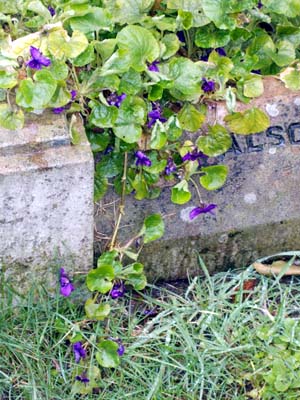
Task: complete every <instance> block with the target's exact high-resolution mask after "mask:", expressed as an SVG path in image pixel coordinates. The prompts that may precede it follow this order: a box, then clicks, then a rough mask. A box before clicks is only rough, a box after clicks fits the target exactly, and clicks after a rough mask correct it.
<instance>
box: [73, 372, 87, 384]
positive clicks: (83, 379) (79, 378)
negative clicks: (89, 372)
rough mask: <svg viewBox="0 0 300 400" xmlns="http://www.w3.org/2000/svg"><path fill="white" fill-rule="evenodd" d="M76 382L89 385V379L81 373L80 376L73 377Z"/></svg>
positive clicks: (84, 373)
mask: <svg viewBox="0 0 300 400" xmlns="http://www.w3.org/2000/svg"><path fill="white" fill-rule="evenodd" d="M75 379H76V381H79V382H82V383H84V384H85V385H86V384H87V383H89V381H90V380H89V378H88V377H87V376H86V372H83V373H82V374H81V375H77V376H75Z"/></svg>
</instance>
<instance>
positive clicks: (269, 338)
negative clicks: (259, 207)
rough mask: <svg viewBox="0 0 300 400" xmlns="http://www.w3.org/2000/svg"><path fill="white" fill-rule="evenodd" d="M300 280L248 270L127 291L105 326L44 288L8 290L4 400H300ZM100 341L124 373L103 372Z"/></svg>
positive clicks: (1, 343) (0, 373)
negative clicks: (111, 347)
mask: <svg viewBox="0 0 300 400" xmlns="http://www.w3.org/2000/svg"><path fill="white" fill-rule="evenodd" d="M202 267H203V268H205V266H203V265H202ZM204 271H205V269H204ZM298 283H299V278H289V279H287V278H284V279H283V280H281V281H279V280H278V279H273V278H268V277H265V276H260V275H258V274H257V273H256V272H255V271H254V270H253V269H252V268H248V269H246V270H243V271H228V272H223V273H218V274H215V275H214V276H209V275H206V276H205V277H198V278H195V279H193V280H191V281H190V282H174V283H169V284H165V287H162V286H161V285H160V286H159V287H156V286H149V288H148V289H147V291H145V292H144V293H143V294H142V293H137V292H129V291H127V292H126V293H125V296H124V297H122V298H119V300H118V302H116V303H115V304H114V312H113V313H111V314H110V316H109V317H108V318H107V319H106V321H95V320H94V321H89V320H87V319H86V318H85V317H84V309H83V307H81V306H78V305H76V304H75V303H73V302H71V301H69V299H68V298H67V299H65V298H63V297H59V296H58V297H56V298H53V297H50V296H49V294H48V292H47V290H46V289H44V288H41V287H34V288H32V291H31V292H29V293H28V294H27V296H26V297H18V296H16V293H15V291H14V289H13V288H10V287H9V286H8V285H7V284H5V283H4V284H3V285H2V286H1V298H0V305H1V310H2V311H1V316H0V328H1V329H0V361H1V362H0V398H1V399H2V400H8V399H13V400H18V399H22V400H23V399H25V400H27V399H28V400H29V399H30V400H31V399H57V400H60V399H61V400H65V399H70V400H71V399H76V398H86V399H103V400H105V399H113V400H114V399H119V398H120V397H121V398H125V399H133V398H139V399H147V400H150V399H172V400H183V399H184V400H194V399H202V400H206V399H216V400H231V399H241V400H242V399H243V400H245V399H257V400H267V399H272V400H273V399H297V398H299V374H300V363H299V346H300V342H299V340H300V326H299V302H300V291H299V285H298ZM75 285H76V282H75ZM16 299H18V306H17V307H16V305H14V306H13V305H12V301H13V300H14V301H15V300H16ZM96 334H100V335H101V334H105V335H107V336H108V337H112V338H113V339H114V343H115V347H116V348H118V350H119V352H120V353H122V354H123V355H122V356H121V357H120V366H119V367H118V368H112V369H109V370H108V369H102V370H101V371H100V370H99V365H98V362H97V358H98V357H99V356H97V353H98V351H99V350H98V348H97V340H96V337H95V336H96ZM79 338H80V340H79ZM120 338H122V341H120ZM79 341H81V345H79V344H78V343H79ZM86 344H88V347H87V346H86ZM76 357H77V359H76ZM78 357H80V358H81V359H80V361H79V363H77V362H76V361H77V360H78ZM76 393H77V394H76ZM80 393H82V395H80ZM84 393H85V395H83V394H84Z"/></svg>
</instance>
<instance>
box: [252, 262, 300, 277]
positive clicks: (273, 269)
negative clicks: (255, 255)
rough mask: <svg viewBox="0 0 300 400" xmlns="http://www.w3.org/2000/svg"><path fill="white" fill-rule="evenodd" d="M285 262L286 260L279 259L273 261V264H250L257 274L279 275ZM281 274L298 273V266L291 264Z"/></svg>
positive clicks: (299, 273)
mask: <svg viewBox="0 0 300 400" xmlns="http://www.w3.org/2000/svg"><path fill="white" fill-rule="evenodd" d="M286 264H287V262H286V261H283V260H280V261H275V262H273V264H262V263H259V262H255V263H253V264H252V265H253V268H254V269H255V270H256V272H258V273H259V274H262V275H268V276H272V275H279V274H280V273H281V271H282V269H283V268H284V267H285V266H286ZM283 275H284V276H290V275H300V267H299V266H298V265H295V264H292V265H291V266H290V268H288V269H287V270H286V271H285V273H284V274H283Z"/></svg>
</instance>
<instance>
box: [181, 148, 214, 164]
mask: <svg viewBox="0 0 300 400" xmlns="http://www.w3.org/2000/svg"><path fill="white" fill-rule="evenodd" d="M199 158H204V159H206V158H208V156H207V155H206V154H204V153H202V151H198V150H197V149H194V150H193V151H191V152H190V151H189V152H188V153H186V154H185V155H184V156H183V157H182V161H196V160H199Z"/></svg>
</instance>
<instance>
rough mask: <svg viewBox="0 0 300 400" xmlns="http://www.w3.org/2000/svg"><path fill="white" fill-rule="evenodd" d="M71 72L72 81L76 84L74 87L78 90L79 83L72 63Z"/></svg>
mask: <svg viewBox="0 0 300 400" xmlns="http://www.w3.org/2000/svg"><path fill="white" fill-rule="evenodd" d="M72 74H73V78H74V81H75V84H76V89H77V90H79V87H80V83H79V80H78V77H77V73H76V70H75V67H74V65H73V64H72Z"/></svg>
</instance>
